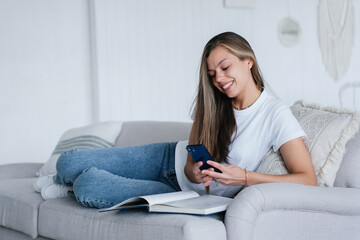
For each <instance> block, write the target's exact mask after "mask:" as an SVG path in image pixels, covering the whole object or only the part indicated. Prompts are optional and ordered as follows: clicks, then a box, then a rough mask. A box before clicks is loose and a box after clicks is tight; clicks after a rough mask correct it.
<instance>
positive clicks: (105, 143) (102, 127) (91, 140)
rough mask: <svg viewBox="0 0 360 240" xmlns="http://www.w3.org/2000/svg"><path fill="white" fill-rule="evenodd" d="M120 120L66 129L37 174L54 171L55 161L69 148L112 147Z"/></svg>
mask: <svg viewBox="0 0 360 240" xmlns="http://www.w3.org/2000/svg"><path fill="white" fill-rule="evenodd" d="M121 126H122V122H101V123H97V124H92V125H89V126H85V127H79V128H73V129H69V130H68V131H66V132H65V133H64V134H63V135H62V136H61V138H60V140H59V142H58V144H57V145H56V148H55V150H54V152H53V153H52V154H51V156H50V158H49V160H48V161H47V162H46V163H45V164H44V165H43V166H42V167H41V168H40V171H39V173H38V175H40V176H45V175H51V174H55V173H56V162H57V160H58V158H59V156H60V154H61V153H63V152H64V151H66V150H70V149H75V148H79V149H88V148H105V147H113V146H114V144H115V141H116V139H117V137H118V136H119V133H120V130H121Z"/></svg>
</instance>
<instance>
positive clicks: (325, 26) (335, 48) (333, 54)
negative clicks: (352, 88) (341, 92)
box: [318, 0, 355, 81]
mask: <svg viewBox="0 0 360 240" xmlns="http://www.w3.org/2000/svg"><path fill="white" fill-rule="evenodd" d="M354 31H355V19H354V7H353V5H352V0H319V4H318V39H319V45H320V51H321V55H322V60H323V62H324V64H325V68H326V70H327V72H328V73H329V74H330V76H331V78H332V79H333V80H334V81H338V80H339V79H340V78H341V77H342V76H343V75H344V73H345V72H346V71H347V69H348V68H349V65H350V57H351V51H352V46H353V43H354V35H355V32H354Z"/></svg>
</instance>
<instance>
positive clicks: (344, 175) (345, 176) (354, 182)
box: [334, 131, 360, 188]
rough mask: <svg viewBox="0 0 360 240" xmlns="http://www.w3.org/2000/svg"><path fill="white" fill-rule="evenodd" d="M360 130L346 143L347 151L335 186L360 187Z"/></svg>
mask: <svg viewBox="0 0 360 240" xmlns="http://www.w3.org/2000/svg"><path fill="white" fill-rule="evenodd" d="M359 173H360V131H358V132H357V133H356V134H355V136H354V137H353V138H352V139H350V140H349V141H348V142H347V144H346V152H345V154H344V158H343V160H342V163H341V165H340V168H339V171H338V173H337V175H336V179H335V183H334V186H335V187H350V188H360V174H359Z"/></svg>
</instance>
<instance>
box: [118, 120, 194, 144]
mask: <svg viewBox="0 0 360 240" xmlns="http://www.w3.org/2000/svg"><path fill="white" fill-rule="evenodd" d="M191 125H192V124H191V123H179V122H157V121H139V122H124V123H123V128H122V130H121V133H120V136H119V138H118V139H117V140H116V144H115V145H116V146H131V145H141V144H148V143H155V142H177V141H181V140H186V139H189V135H190V130H191Z"/></svg>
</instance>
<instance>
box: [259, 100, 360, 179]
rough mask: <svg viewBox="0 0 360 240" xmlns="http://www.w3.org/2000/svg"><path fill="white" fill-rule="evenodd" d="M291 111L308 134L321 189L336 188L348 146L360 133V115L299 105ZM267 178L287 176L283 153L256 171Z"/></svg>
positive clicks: (271, 156) (273, 155)
mask: <svg viewBox="0 0 360 240" xmlns="http://www.w3.org/2000/svg"><path fill="white" fill-rule="evenodd" d="M291 110H292V112H293V114H294V116H295V117H296V119H297V120H298V121H299V123H300V125H301V127H302V128H303V129H304V131H305V133H306V135H307V136H306V138H304V143H305V145H306V147H307V148H308V150H309V152H310V156H311V159H312V163H313V166H314V170H315V174H316V177H317V182H318V185H320V186H333V185H334V181H335V178H336V174H337V172H338V170H339V167H340V164H341V161H342V159H343V156H344V153H345V146H346V143H347V141H348V140H349V139H351V137H353V136H354V134H355V133H356V132H357V131H358V129H359V120H360V115H359V113H358V112H354V111H349V110H346V109H335V108H323V107H320V106H318V105H314V104H304V103H303V102H301V101H298V102H296V103H295V104H294V105H293V106H292V107H291ZM256 171H257V172H260V173H265V174H287V173H288V171H287V169H286V166H285V164H283V160H282V157H281V155H280V153H279V152H273V151H269V153H268V154H266V155H265V157H264V159H263V160H262V162H261V163H260V166H259V167H258V169H257V170H256Z"/></svg>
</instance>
